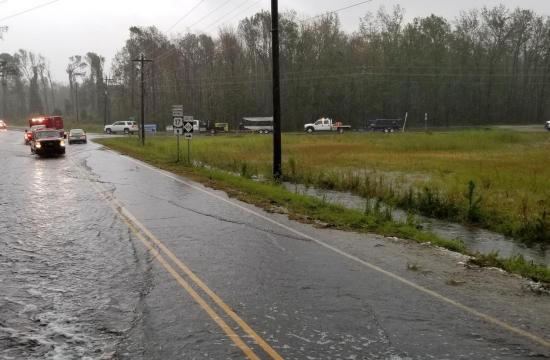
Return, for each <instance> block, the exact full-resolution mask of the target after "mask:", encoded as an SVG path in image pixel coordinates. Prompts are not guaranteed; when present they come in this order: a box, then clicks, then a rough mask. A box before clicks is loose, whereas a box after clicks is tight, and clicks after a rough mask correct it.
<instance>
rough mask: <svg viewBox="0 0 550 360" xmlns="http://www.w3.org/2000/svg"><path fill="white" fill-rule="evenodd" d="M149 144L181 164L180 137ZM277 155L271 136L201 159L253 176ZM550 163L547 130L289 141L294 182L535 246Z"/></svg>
mask: <svg viewBox="0 0 550 360" xmlns="http://www.w3.org/2000/svg"><path fill="white" fill-rule="evenodd" d="M126 141H132V140H126ZM147 146H148V147H150V148H151V150H152V151H154V152H155V153H157V154H159V156H162V157H163V158H164V159H165V160H170V159H175V158H176V150H175V139H174V138H172V137H156V138H155V139H154V141H150V142H149V143H148V145H147ZM271 149H272V148H271V137H267V136H259V135H229V136H214V137H210V136H196V137H195V138H194V139H193V140H192V159H193V160H194V161H199V162H201V163H203V164H208V165H210V166H213V167H215V168H219V169H223V170H228V171H231V172H235V173H238V174H240V175H243V176H245V177H250V176H254V175H259V176H264V177H269V176H270V172H271V156H272V155H271V151H272V150H271ZM182 154H185V148H184V150H182ZM549 161H550V134H549V133H545V132H540V133H522V132H513V131H506V130H475V131H460V132H452V133H405V134H391V135H387V134H372V133H371V134H360V133H356V134H352V133H350V134H344V135H325V134H315V135H313V136H311V135H302V134H288V135H284V136H283V171H284V175H285V179H286V180H289V181H295V182H299V183H304V184H309V185H312V186H316V187H320V188H326V189H335V190H346V191H351V192H354V193H356V194H359V195H361V196H364V197H369V198H379V199H381V200H384V201H385V202H387V203H389V204H392V205H394V206H399V207H401V208H404V209H408V210H413V211H415V212H418V213H422V214H424V215H428V216H432V217H436V218H442V219H449V220H453V221H457V222H460V223H469V224H474V225H478V226H481V227H484V228H488V229H491V230H494V231H497V232H501V233H503V234H506V235H509V236H513V237H515V238H518V239H521V240H525V241H532V242H550V214H549V210H550V166H548V163H549Z"/></svg>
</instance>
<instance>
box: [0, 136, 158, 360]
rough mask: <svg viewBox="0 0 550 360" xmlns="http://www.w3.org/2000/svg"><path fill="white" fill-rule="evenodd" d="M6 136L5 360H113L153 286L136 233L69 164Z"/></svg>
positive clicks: (0, 269)
mask: <svg viewBox="0 0 550 360" xmlns="http://www.w3.org/2000/svg"><path fill="white" fill-rule="evenodd" d="M10 134H11V135H10ZM0 135H1V136H3V137H4V138H3V139H2V140H3V141H2V142H0V163H1V164H2V171H1V173H0V289H1V290H0V359H86V358H88V359H90V358H94V359H96V358H102V359H110V358H113V357H114V354H115V346H116V344H117V343H118V342H119V337H120V334H122V333H123V332H124V331H125V330H127V328H129V327H131V326H132V323H133V321H134V316H135V313H134V309H135V307H136V302H137V301H138V300H139V299H140V293H142V292H143V291H144V290H143V289H144V288H146V286H147V282H146V276H147V272H145V273H142V272H141V271H136V270H138V269H139V268H140V267H142V264H141V262H140V261H139V259H138V258H137V257H136V256H134V249H133V245H132V242H131V239H130V235H129V234H128V230H127V229H126V228H125V227H123V226H121V225H120V224H119V222H117V221H115V219H114V215H113V213H112V211H111V210H110V208H108V207H107V206H106V205H105V204H104V203H102V202H101V201H100V200H99V199H98V196H97V193H95V192H94V190H92V189H91V188H90V186H89V179H85V178H82V175H81V172H80V171H78V169H77V168H76V167H75V166H74V164H73V163H72V162H71V160H70V158H69V157H68V156H66V157H58V158H35V157H31V156H29V155H28V154H27V153H26V151H28V147H25V148H22V146H21V143H22V136H15V135H14V134H13V133H3V134H0ZM16 135H19V134H17V133H16ZM22 149H24V150H25V151H24V152H23V150H22ZM136 299H137V300H136Z"/></svg>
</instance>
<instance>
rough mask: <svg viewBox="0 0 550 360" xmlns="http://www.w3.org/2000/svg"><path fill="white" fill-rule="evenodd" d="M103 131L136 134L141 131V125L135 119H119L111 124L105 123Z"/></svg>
mask: <svg viewBox="0 0 550 360" xmlns="http://www.w3.org/2000/svg"><path fill="white" fill-rule="evenodd" d="M103 131H104V132H106V133H107V134H116V133H124V134H134V133H137V132H138V131H139V127H138V125H137V123H136V122H135V121H129V120H128V121H117V122H115V123H113V124H111V125H105V127H104V128H103Z"/></svg>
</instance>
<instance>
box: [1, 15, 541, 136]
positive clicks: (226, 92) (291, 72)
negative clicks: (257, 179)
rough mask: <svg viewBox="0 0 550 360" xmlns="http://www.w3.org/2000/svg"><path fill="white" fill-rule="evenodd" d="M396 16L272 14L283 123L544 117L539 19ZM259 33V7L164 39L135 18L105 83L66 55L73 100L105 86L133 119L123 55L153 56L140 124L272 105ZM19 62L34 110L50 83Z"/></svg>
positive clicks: (266, 45)
mask: <svg viewBox="0 0 550 360" xmlns="http://www.w3.org/2000/svg"><path fill="white" fill-rule="evenodd" d="M404 19H405V17H404V10H403V9H402V8H401V7H399V6H397V7H394V8H393V9H392V10H390V11H387V10H385V9H384V8H381V9H380V10H379V11H378V12H376V13H367V14H366V15H365V16H363V17H362V18H361V21H360V25H359V28H358V29H357V30H356V31H354V32H352V33H348V32H345V31H344V30H343V29H342V25H341V23H340V19H339V17H338V16H337V15H336V14H329V15H324V16H321V17H317V18H313V19H310V20H302V19H301V17H300V16H299V15H298V14H297V13H295V12H286V13H284V14H281V19H280V22H281V23H280V38H281V94H282V106H283V109H282V114H283V128H284V129H285V130H298V129H301V128H302V125H303V124H304V123H305V122H310V121H312V120H315V119H317V118H319V117H321V116H329V117H332V118H334V119H337V120H341V121H343V122H345V123H349V124H352V125H353V126H354V127H356V128H357V127H363V126H364V124H365V121H366V120H367V119H373V118H399V117H400V118H403V117H404V114H405V113H408V114H409V118H408V119H409V123H410V124H412V125H418V126H420V125H423V124H424V114H425V113H428V114H429V126H460V125H464V126H466V125H486V124H506V123H537V122H542V121H543V120H544V119H546V118H547V117H548V116H549V115H550V114H549V111H550V96H549V95H550V94H549V86H550V18H549V17H548V16H542V15H538V14H536V13H535V12H533V11H531V10H525V9H520V8H517V9H509V8H506V7H504V6H497V7H493V8H486V7H485V8H482V9H474V10H470V11H465V12H462V13H461V14H460V15H459V16H458V17H457V18H456V19H454V20H452V21H451V20H448V19H445V18H443V17H440V16H436V15H430V16H427V17H419V18H415V19H413V20H412V21H409V22H405V20H404ZM270 30H271V16H270V13H269V12H267V11H262V12H258V13H256V14H255V15H253V16H250V17H247V18H244V19H242V20H241V21H240V22H239V25H238V26H237V27H235V28H233V27H222V28H220V29H218V32H217V34H216V35H209V34H206V33H202V32H198V33H194V32H188V33H184V34H180V35H177V36H172V37H169V36H168V35H167V34H163V33H162V32H161V31H159V30H158V29H157V28H156V27H138V26H135V27H132V28H130V34H129V37H128V39H127V40H126V42H125V44H124V46H123V47H122V49H121V50H120V51H119V52H118V53H117V54H116V56H115V58H114V59H113V63H112V70H111V71H112V75H111V77H112V78H113V80H114V81H113V82H112V84H113V85H111V86H109V87H106V84H105V83H104V81H103V73H104V70H103V65H104V59H103V58H102V57H101V56H99V55H96V54H94V55H95V56H96V57H93V56H90V54H93V53H89V54H88V55H87V56H85V57H81V58H80V59H77V58H76V57H73V58H71V60H70V64H69V66H70V68H71V69H73V67H74V69H73V74H74V73H78V72H79V66H81V65H79V64H81V63H85V65H82V66H84V67H86V68H87V69H88V73H87V75H86V77H85V78H83V80H82V92H83V94H84V95H83V99H84V100H80V101H83V103H82V108H83V109H86V110H87V111H89V112H90V113H91V114H95V116H96V117H98V118H100V117H101V114H102V108H103V106H104V105H105V104H104V103H103V94H104V92H105V91H106V90H107V91H108V94H109V109H110V111H109V112H110V116H111V118H113V120H120V119H125V118H128V117H129V116H136V117H137V114H139V101H140V80H139V76H138V75H139V69H138V65H137V64H136V63H135V62H134V61H133V60H135V59H137V58H138V57H139V55H140V54H141V53H143V54H144V55H145V57H146V58H147V59H152V60H153V63H150V64H146V65H145V68H144V72H145V84H146V113H147V116H146V117H147V121H148V122H156V123H158V124H159V125H161V126H163V125H166V124H168V123H170V122H171V114H170V110H171V106H172V105H174V104H183V105H184V109H185V111H186V113H188V114H189V115H193V116H194V117H195V118H196V119H201V120H210V121H215V122H229V123H231V124H232V126H236V125H237V124H238V123H239V121H240V119H241V118H242V117H244V116H270V115H271V114H272V105H271V32H270ZM4 55H6V54H2V56H4ZM16 56H18V55H17V54H16ZM77 60H78V61H77ZM19 61H22V59H19ZM31 63H32V62H31ZM31 65H32V64H31ZM19 66H23V65H22V63H20V65H19ZM23 67H26V68H27V70H28V69H31V70H32V71H30V72H28V71H27V73H23V72H22V73H21V74H22V75H21V77H20V78H19V80H17V77H16V76H15V77H12V78H11V80H10V81H9V86H10V87H11V88H12V89H13V90H14V94H15V92H17V91H19V94H22V93H23V92H25V91H26V95H25V96H26V99H28V101H27V103H29V106H30V108H29V109H28V110H31V111H35V110H36V108H33V107H32V106H31V105H30V100H31V98H36V97H37V95H36V94H34V95H33V93H36V91H34V90H32V89H35V88H38V89H41V91H38V95H39V96H38V97H39V98H40V99H41V101H42V102H43V104H44V105H46V104H49V103H48V101H50V103H55V100H53V99H52V98H53V97H54V95H53V94H54V93H55V92H54V91H51V95H48V94H47V91H45V90H44V89H46V88H47V87H48V86H49V87H50V88H53V86H52V85H51V84H50V85H48V81H46V82H44V81H43V78H45V79H46V80H47V79H48V72H47V71H46V72H45V73H44V71H45V70H44V71H43V70H41V69H42V68H41V67H40V66H39V65H37V64H35V65H33V66H31V67H30V68H29V65H28V64H27V65H25V66H23ZM35 68H36V72H35V70H34V69H35ZM46 70H47V68H46ZM67 72H68V75H69V87H68V90H67V94H73V92H74V89H73V85H74V84H73V83H72V82H71V81H72V80H71V76H72V75H70V74H69V67H68V68H67ZM43 74H45V75H43ZM25 89H27V90H25ZM8 93H9V92H8ZM48 96H49V99H50V100H48ZM9 98H10V101H13V102H14V104H13V105H12V107H13V111H15V109H20V110H21V111H23V110H22V109H23V108H24V106H23V105H25V104H22V103H20V104H19V105H17V104H18V103H17V102H18V101H19V102H21V101H22V100H20V99H21V98H20V97H19V96H11V97H9ZM64 101H65V103H64V104H63V107H62V108H60V111H64V112H69V113H70V112H74V109H73V108H74V104H75V101H76V100H75V99H74V98H73V97H72V95H71V96H66V97H65V100H64ZM47 106H50V107H51V105H47ZM9 109H10V107H8V110H9Z"/></svg>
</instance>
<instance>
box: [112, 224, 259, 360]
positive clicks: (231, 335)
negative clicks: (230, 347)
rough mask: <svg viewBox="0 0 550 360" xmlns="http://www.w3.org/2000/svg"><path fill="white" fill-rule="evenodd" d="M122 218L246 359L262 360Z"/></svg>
mask: <svg viewBox="0 0 550 360" xmlns="http://www.w3.org/2000/svg"><path fill="white" fill-rule="evenodd" d="M120 218H121V219H122V221H123V222H124V223H125V224H126V226H128V228H129V229H131V231H132V232H133V233H134V234H135V235H136V236H137V237H138V238H139V239H140V240H141V242H142V243H143V244H144V245H145V247H147V249H148V250H149V252H150V253H151V254H152V255H153V256H154V257H155V259H157V261H158V262H159V263H160V264H161V265H162V267H163V268H164V269H166V271H167V272H168V273H170V275H172V277H173V278H174V279H175V280H176V281H177V282H178V284H179V285H180V286H181V287H182V288H184V289H185V290H186V291H187V292H188V293H189V295H191V297H192V298H193V300H195V302H197V304H199V305H200V307H201V308H202V309H203V310H204V311H205V312H206V313H207V314H208V316H210V318H212V320H214V321H215V322H216V324H218V326H219V327H220V328H221V329H222V330H223V331H224V332H225V333H226V334H227V336H228V337H229V339H231V341H233V343H235V345H237V347H238V348H239V349H241V350H242V352H243V353H244V354H245V355H246V357H247V358H249V359H251V360H260V358H259V357H258V355H256V354H255V353H254V351H252V349H251V348H250V347H248V345H246V344H245V343H244V341H243V340H242V339H241V338H240V337H239V335H237V334H236V333H235V332H234V331H233V329H231V327H229V325H227V323H226V322H225V321H224V320H223V319H222V318H220V317H219V315H218V314H217V313H216V312H215V311H214V310H213V309H212V308H211V307H210V305H208V303H206V301H205V300H204V299H203V298H202V297H201V296H200V295H199V294H198V293H197V292H196V291H195V290H194V289H193V288H192V287H191V285H189V283H188V282H187V281H185V280H184V279H183V278H182V277H181V276H180V274H178V272H177V271H176V270H174V268H173V267H172V266H170V264H168V263H167V262H166V260H164V258H163V257H162V255H161V254H160V253H159V252H158V251H157V250H156V249H155V248H154V247H153V245H152V244H151V243H150V242H149V241H147V239H145V237H144V236H143V235H141V234H140V233H139V231H138V230H137V229H135V228H134V226H133V225H132V224H131V223H130V222H129V221H128V220H127V219H124V218H123V217H120Z"/></svg>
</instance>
